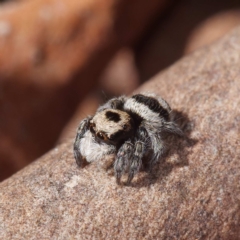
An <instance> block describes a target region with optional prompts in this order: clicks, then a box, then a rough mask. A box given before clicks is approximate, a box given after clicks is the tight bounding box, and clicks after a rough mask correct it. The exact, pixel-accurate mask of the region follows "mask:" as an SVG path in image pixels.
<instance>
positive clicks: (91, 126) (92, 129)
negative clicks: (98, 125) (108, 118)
mask: <svg viewBox="0 0 240 240" xmlns="http://www.w3.org/2000/svg"><path fill="white" fill-rule="evenodd" d="M90 131H91V132H92V133H95V124H94V123H93V124H91V125H90Z"/></svg>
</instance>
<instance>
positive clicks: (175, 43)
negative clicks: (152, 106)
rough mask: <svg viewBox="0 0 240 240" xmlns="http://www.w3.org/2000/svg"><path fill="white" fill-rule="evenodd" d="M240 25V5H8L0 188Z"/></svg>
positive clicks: (2, 43) (64, 1) (0, 7)
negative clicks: (98, 113)
mask: <svg viewBox="0 0 240 240" xmlns="http://www.w3.org/2000/svg"><path fill="white" fill-rule="evenodd" d="M239 24H240V1H239V0H201V1H199V0H179V1H174V0H172V1H170V0H168V1H167V0H151V1H145V0H133V1H127V0H88V1H79V0H31V1H29V0H15V1H14V0H11V1H10V0H9V1H8V0H5V1H1V0H0V181H2V180H4V179H5V178H7V177H9V176H11V175H12V174H13V173H14V172H16V171H18V170H20V169H21V168H23V167H24V166H26V165H27V164H29V163H30V162H32V161H34V160H35V159H36V158H38V157H40V156H41V155H43V154H44V153H46V152H47V151H49V150H50V149H51V148H53V147H54V146H56V145H57V144H59V143H61V142H63V141H66V140H70V141H73V140H74V137H75V131H76V128H77V126H78V124H79V122H80V120H81V119H82V118H83V117H85V116H86V115H89V114H92V113H94V111H95V110H96V108H97V107H98V106H99V105H100V104H102V103H103V102H105V101H106V100H108V99H109V98H111V97H113V96H118V95H121V94H126V95H127V94H130V93H131V92H132V91H134V90H135V89H136V88H137V87H138V86H139V85H141V84H143V83H144V82H145V81H147V80H148V79H150V78H151V77H152V76H154V75H155V74H157V73H159V72H160V71H162V70H163V69H166V68H167V67H168V66H170V65H172V64H173V63H174V62H175V61H177V60H178V59H179V58H181V57H183V56H184V55H186V54H190V53H191V52H193V51H194V50H196V49H198V48H200V47H202V46H206V45H208V44H210V43H212V42H214V41H216V40H217V39H219V38H220V37H222V36H224V35H225V34H226V33H227V32H229V31H230V30H231V29H233V28H234V27H236V26H237V25H239ZM169 84H171V82H169Z"/></svg>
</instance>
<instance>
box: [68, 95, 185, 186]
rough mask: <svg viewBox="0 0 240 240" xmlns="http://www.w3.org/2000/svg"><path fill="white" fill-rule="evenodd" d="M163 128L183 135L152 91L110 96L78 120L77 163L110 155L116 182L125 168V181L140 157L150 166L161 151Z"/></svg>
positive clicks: (166, 107) (80, 164)
mask: <svg viewBox="0 0 240 240" xmlns="http://www.w3.org/2000/svg"><path fill="white" fill-rule="evenodd" d="M164 132H168V133H169V132H170V133H173V134H177V135H179V136H182V135H183V133H182V130H181V129H180V128H179V127H178V126H177V124H176V123H175V122H174V121H173V118H172V114H171V108H170V106H169V105H168V103H167V102H166V101H165V100H164V99H162V98H161V97H159V96H156V95H154V94H136V95H133V96H132V97H130V98H128V97H125V96H121V97H118V98H113V99H111V100H109V101H108V102H107V103H105V104H104V105H103V106H100V107H99V108H98V109H97V112H96V114H95V115H94V116H93V117H91V116H90V117H87V118H85V119H83V120H82V121H81V123H80V125H79V128H78V131H77V136H76V139H75V142H74V148H73V151H74V157H75V159H76V162H77V165H78V166H79V167H83V166H84V163H86V162H93V161H98V160H101V159H104V158H105V157H106V156H108V155H113V156H114V157H115V162H114V172H115V176H116V180H117V183H118V184H119V183H120V181H121V177H122V175H123V174H124V173H125V172H126V173H128V180H127V184H129V183H130V182H131V181H132V179H133V177H134V175H136V174H137V173H138V172H139V170H140V168H141V166H142V164H143V159H144V158H147V159H148V163H149V165H150V166H152V165H153V164H155V163H156V162H157V160H158V159H159V158H160V157H161V156H162V155H163V153H164V140H163V138H162V135H163V133H164Z"/></svg>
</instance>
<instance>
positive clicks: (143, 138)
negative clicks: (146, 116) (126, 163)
mask: <svg viewBox="0 0 240 240" xmlns="http://www.w3.org/2000/svg"><path fill="white" fill-rule="evenodd" d="M136 135H137V137H136V138H135V146H134V152H133V156H132V158H131V159H130V167H129V172H128V180H127V184H129V183H131V181H132V179H133V177H134V176H135V175H136V173H138V172H139V170H140V168H141V166H142V159H143V157H144V155H145V153H146V152H147V145H148V141H149V137H148V133H147V131H146V129H145V128H144V127H142V126H140V127H139V129H138V131H137V134H136Z"/></svg>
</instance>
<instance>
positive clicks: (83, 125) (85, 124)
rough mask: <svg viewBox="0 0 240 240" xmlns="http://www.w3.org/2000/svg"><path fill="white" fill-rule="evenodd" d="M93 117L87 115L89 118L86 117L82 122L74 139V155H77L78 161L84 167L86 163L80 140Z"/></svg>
mask: <svg viewBox="0 0 240 240" xmlns="http://www.w3.org/2000/svg"><path fill="white" fill-rule="evenodd" d="M91 119H92V117H87V118H84V119H83V120H82V121H81V122H80V124H79V127H78V130H77V135H76V138H75V141H74V144H73V153H74V157H75V160H76V163H77V165H78V166H79V167H83V165H84V159H83V157H82V154H81V152H80V146H79V145H80V140H81V139H82V138H83V136H84V134H85V133H86V131H87V130H88V128H89V122H90V120H91Z"/></svg>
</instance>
